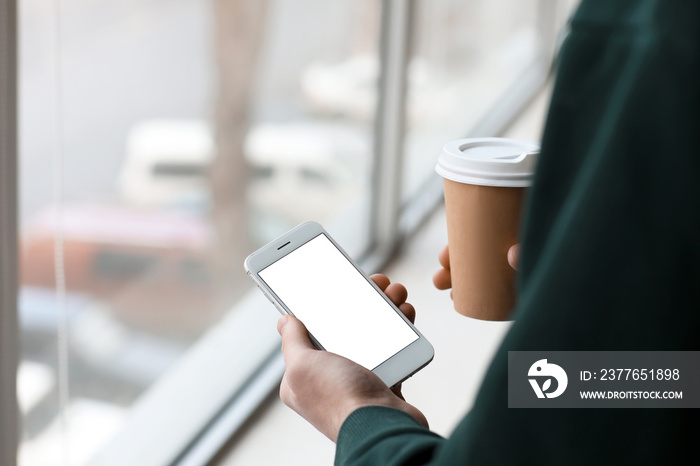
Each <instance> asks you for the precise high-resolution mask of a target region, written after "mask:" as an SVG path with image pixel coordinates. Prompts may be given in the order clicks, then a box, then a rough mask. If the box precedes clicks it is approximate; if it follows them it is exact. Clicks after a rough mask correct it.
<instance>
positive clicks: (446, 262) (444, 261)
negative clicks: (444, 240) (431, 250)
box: [438, 245, 450, 270]
mask: <svg viewBox="0 0 700 466" xmlns="http://www.w3.org/2000/svg"><path fill="white" fill-rule="evenodd" d="M438 260H439V261H440V265H442V266H443V267H444V268H446V269H447V270H449V269H450V251H449V245H445V247H444V248H442V251H440V254H439V255H438Z"/></svg>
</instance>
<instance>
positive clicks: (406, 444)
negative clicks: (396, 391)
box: [335, 406, 444, 466]
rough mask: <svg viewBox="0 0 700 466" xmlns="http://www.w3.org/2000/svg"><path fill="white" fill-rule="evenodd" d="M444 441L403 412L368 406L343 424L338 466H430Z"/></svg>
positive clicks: (337, 450)
mask: <svg viewBox="0 0 700 466" xmlns="http://www.w3.org/2000/svg"><path fill="white" fill-rule="evenodd" d="M443 441H444V439H443V438H442V437H440V436H439V435H437V434H435V433H433V432H430V431H429V430H428V429H426V428H425V427H422V426H421V425H420V424H418V422H416V420H415V419H413V418H412V417H411V416H409V415H408V414H406V413H404V412H403V411H400V410H398V409H393V408H387V407H384V406H369V407H365V408H360V409H358V410H356V411H355V412H353V413H352V414H351V415H350V416H349V417H348V418H347V419H346V420H345V422H344V423H343V426H342V427H341V429H340V434H339V436H338V447H337V449H336V455H335V456H336V464H338V465H344V464H353V465H360V464H367V465H370V464H381V465H386V466H391V465H396V466H398V465H409V464H427V463H429V462H430V461H431V459H432V457H433V453H434V451H435V449H436V448H437V446H438V445H440V443H442V442H443ZM377 446H379V448H375V447H377Z"/></svg>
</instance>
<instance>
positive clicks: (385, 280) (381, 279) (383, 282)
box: [369, 273, 391, 291]
mask: <svg viewBox="0 0 700 466" xmlns="http://www.w3.org/2000/svg"><path fill="white" fill-rule="evenodd" d="M369 278H371V279H372V281H373V282H374V283H376V284H377V286H378V287H379V289H380V290H382V291H384V290H386V287H387V286H389V284H390V283H391V281H390V280H389V277H387V276H386V275H383V274H381V273H375V274H374V275H371V276H370V277H369Z"/></svg>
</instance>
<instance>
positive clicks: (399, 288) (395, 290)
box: [384, 283, 408, 306]
mask: <svg viewBox="0 0 700 466" xmlns="http://www.w3.org/2000/svg"><path fill="white" fill-rule="evenodd" d="M384 294H385V295H386V296H387V298H389V299H391V301H392V302H393V303H394V304H396V305H397V306H400V305H402V304H403V303H405V302H406V298H408V291H407V290H406V287H405V286H403V285H402V284H401V283H392V284H391V285H389V286H387V287H386V289H385V290H384Z"/></svg>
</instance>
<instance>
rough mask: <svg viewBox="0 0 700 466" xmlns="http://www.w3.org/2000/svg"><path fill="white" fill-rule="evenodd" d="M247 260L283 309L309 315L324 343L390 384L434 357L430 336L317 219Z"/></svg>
mask: <svg viewBox="0 0 700 466" xmlns="http://www.w3.org/2000/svg"><path fill="white" fill-rule="evenodd" d="M245 266H246V269H247V271H248V273H249V274H250V276H251V277H252V278H253V280H255V282H256V283H257V284H258V286H259V287H260V289H261V290H262V291H263V293H264V294H265V295H266V296H267V297H268V299H270V301H272V302H273V304H274V305H275V307H277V309H278V310H279V311H280V312H282V313H288V314H292V315H295V316H296V317H297V318H298V319H299V320H300V321H302V322H303V323H304V325H305V326H306V328H307V329H308V331H309V334H310V337H311V339H312V340H313V342H314V343H315V344H316V346H317V347H318V348H320V349H325V350H328V351H331V352H333V353H336V354H339V355H341V356H344V357H346V358H348V359H350V360H352V361H354V362H356V363H357V364H360V365H361V366H364V367H365V368H367V369H369V370H371V371H372V372H374V373H375V374H377V375H378V376H379V377H380V379H381V380H382V381H384V383H386V384H387V385H388V386H390V387H391V386H393V385H396V384H398V383H400V382H401V381H402V380H404V379H406V378H407V377H409V376H410V375H412V374H413V373H415V372H417V371H418V370H419V369H421V368H422V367H424V366H425V365H427V364H428V363H429V362H430V361H431V360H432V357H433V348H432V346H431V345H430V343H429V342H428V341H427V340H426V339H425V337H423V335H422V334H421V333H420V332H419V331H418V330H416V329H415V327H413V325H412V324H411V323H410V321H409V320H408V319H407V318H406V317H405V316H404V315H403V314H402V313H401V311H400V310H399V309H398V308H397V307H396V306H395V305H394V304H393V303H392V302H391V300H389V299H388V298H387V297H386V296H385V295H384V294H383V293H382V292H381V290H380V289H379V288H378V287H377V285H376V284H374V282H372V281H371V280H370V279H369V278H368V277H367V276H366V275H365V274H364V273H363V272H362V271H361V270H360V269H359V268H358V267H357V265H356V264H354V263H353V262H352V260H351V259H350V258H349V257H348V256H347V254H346V253H345V252H344V251H343V250H342V249H341V248H340V246H338V244H337V243H335V241H333V239H332V238H331V237H330V236H329V235H328V233H326V232H325V230H323V228H322V227H321V226H320V225H319V224H317V223H314V222H307V223H303V224H301V225H299V226H298V227H296V228H294V229H293V230H291V231H290V232H288V233H286V234H285V235H283V236H281V237H280V238H278V239H277V240H275V241H272V242H271V243H270V244H268V245H267V246H265V247H263V248H261V249H260V250H258V251H256V252H255V253H253V254H251V255H250V256H249V257H248V258H247V259H246V263H245Z"/></svg>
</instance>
